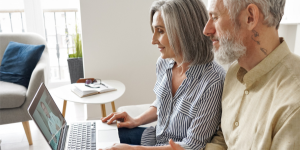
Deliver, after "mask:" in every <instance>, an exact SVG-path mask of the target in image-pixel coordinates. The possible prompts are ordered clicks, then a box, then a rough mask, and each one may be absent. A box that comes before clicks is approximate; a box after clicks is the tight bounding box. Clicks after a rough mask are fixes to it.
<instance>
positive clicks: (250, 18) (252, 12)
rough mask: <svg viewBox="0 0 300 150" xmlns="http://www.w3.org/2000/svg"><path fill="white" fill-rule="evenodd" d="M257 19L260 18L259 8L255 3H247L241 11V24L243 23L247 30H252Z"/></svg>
mask: <svg viewBox="0 0 300 150" xmlns="http://www.w3.org/2000/svg"><path fill="white" fill-rule="evenodd" d="M259 19H262V18H260V12H259V8H258V7H257V6H256V5H255V4H249V5H248V6H247V8H246V9H245V10H244V11H242V13H241V20H242V21H243V23H242V24H244V25H245V27H246V28H247V29H248V30H253V29H254V28H255V27H256V25H257V23H258V21H259Z"/></svg>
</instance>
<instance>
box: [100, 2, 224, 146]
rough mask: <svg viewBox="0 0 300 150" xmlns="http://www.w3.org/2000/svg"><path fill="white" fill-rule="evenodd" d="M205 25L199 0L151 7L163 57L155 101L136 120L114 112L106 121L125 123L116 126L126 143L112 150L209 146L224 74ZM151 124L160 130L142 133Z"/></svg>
mask: <svg viewBox="0 0 300 150" xmlns="http://www.w3.org/2000/svg"><path fill="white" fill-rule="evenodd" d="M207 21H208V13H207V10H206V7H205V5H204V4H203V2H202V1H201V0H160V1H155V2H154V3H153V4H152V7H151V10H150V23H151V29H152V32H153V36H152V44H153V45H157V47H158V50H159V51H160V52H161V56H160V57H159V58H158V60H157V63H156V76H157V81H156V84H155V86H154V93H155V94H156V100H155V101H154V103H153V104H152V106H151V107H150V108H149V109H148V110H147V111H145V113H143V114H142V115H140V116H139V117H137V118H132V117H130V116H129V115H128V114H127V113H126V112H116V113H112V114H110V115H109V116H107V117H105V118H103V119H102V121H103V122H107V123H108V124H111V123H112V122H113V121H115V120H119V121H121V122H120V123H118V124H117V125H118V127H119V137H120V142H121V143H126V144H116V145H114V146H113V147H112V148H108V149H127V150H129V149H134V148H136V149H141V150H142V149H171V146H170V145H169V139H172V140H173V141H175V142H176V143H178V144H180V145H181V146H182V147H184V148H185V149H193V150H194V149H197V150H198V149H201V148H204V147H205V145H206V143H207V142H210V140H211V137H212V136H213V134H214V133H215V132H216V131H217V128H218V125H219V124H220V121H221V96H222V91H223V84H224V79H225V71H224V70H223V68H222V67H221V66H220V65H218V64H217V63H216V62H214V61H213V59H214V55H213V52H212V41H211V40H210V39H209V37H206V36H205V35H204V34H202V31H203V29H204V27H205V24H206V22H207ZM153 121H157V125H156V127H149V128H146V129H145V128H141V127H138V126H140V125H142V124H147V123H150V122H153ZM128 128H131V129H128ZM127 144H130V145H127ZM132 145H142V146H135V147H133V146H132ZM150 146H151V147H150Z"/></svg>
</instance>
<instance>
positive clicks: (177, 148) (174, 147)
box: [169, 139, 184, 150]
mask: <svg viewBox="0 0 300 150" xmlns="http://www.w3.org/2000/svg"><path fill="white" fill-rule="evenodd" d="M169 144H170V145H171V147H172V148H173V150H184V148H182V147H181V146H180V145H179V144H177V143H174V141H173V140H172V139H171V140H169Z"/></svg>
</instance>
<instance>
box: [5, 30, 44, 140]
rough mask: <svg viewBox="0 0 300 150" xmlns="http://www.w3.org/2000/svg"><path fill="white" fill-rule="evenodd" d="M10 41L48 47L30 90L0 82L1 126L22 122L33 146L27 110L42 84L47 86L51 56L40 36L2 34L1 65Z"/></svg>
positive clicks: (37, 68) (32, 75) (39, 63)
mask: <svg viewBox="0 0 300 150" xmlns="http://www.w3.org/2000/svg"><path fill="white" fill-rule="evenodd" d="M10 41H15V42H19V43H24V44H33V45H42V44H43V45H46V47H45V50H44V52H43V54H42V56H41V58H40V60H39V62H38V63H37V65H36V67H35V69H34V70H33V72H32V74H31V78H30V81H29V85H28V89H26V88H25V87H24V86H21V85H17V84H14V83H8V82H4V81H0V125H2V124H9V123H16V122H22V124H23V127H24V130H25V133H26V136H27V140H28V143H29V145H32V138H31V132H30V127H29V122H28V121H29V120H31V118H30V116H29V115H28V112H27V108H28V106H29V104H30V103H31V101H32V99H33V97H34V96H35V93H36V91H37V89H38V88H39V86H40V84H41V82H44V83H45V84H47V75H48V74H49V73H48V68H49V67H48V66H49V63H48V62H49V56H48V55H49V54H48V49H47V43H46V41H45V40H44V38H42V37H41V36H40V35H37V34H34V33H9V34H6V33H1V34H0V64H1V61H2V58H3V55H4V51H5V49H6V47H7V45H8V43H9V42H10Z"/></svg>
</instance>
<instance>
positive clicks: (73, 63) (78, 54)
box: [68, 25, 83, 83]
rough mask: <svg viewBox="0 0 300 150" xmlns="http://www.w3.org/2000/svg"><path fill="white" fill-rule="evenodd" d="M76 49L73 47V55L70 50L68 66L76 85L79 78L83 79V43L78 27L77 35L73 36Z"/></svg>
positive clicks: (72, 80) (72, 81)
mask: <svg viewBox="0 0 300 150" xmlns="http://www.w3.org/2000/svg"><path fill="white" fill-rule="evenodd" d="M73 42H74V45H75V46H74V47H72V52H73V53H72V54H70V53H69V49H68V56H69V58H68V66H69V72H70V79H71V83H76V81H77V80H78V79H79V78H83V62H82V43H81V36H80V34H79V33H78V29H77V25H76V34H75V36H73Z"/></svg>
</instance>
